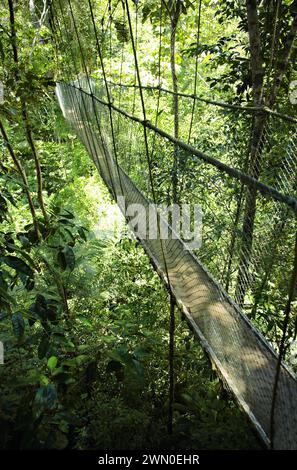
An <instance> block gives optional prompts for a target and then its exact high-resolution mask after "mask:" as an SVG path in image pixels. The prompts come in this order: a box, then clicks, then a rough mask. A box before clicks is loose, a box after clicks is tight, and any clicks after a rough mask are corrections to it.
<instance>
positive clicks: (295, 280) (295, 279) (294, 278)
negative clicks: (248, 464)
mask: <svg viewBox="0 0 297 470" xmlns="http://www.w3.org/2000/svg"><path fill="white" fill-rule="evenodd" d="M295 222H296V219H295ZM296 289H297V232H296V235H295V250H294V263H293V270H292V274H291V280H290V285H289V292H288V300H287V303H286V307H285V311H284V314H285V318H284V322H283V332H282V338H281V342H280V347H279V355H278V360H277V366H276V372H275V379H274V385H273V391H272V402H271V413H270V444H271V449H274V437H275V408H276V400H277V394H278V383H279V378H280V371H281V364H282V360H283V357H284V354H285V342H286V337H287V331H288V327H289V321H290V315H291V308H292V302H293V301H294V298H295V294H296Z"/></svg>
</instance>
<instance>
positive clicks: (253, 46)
mask: <svg viewBox="0 0 297 470" xmlns="http://www.w3.org/2000/svg"><path fill="white" fill-rule="evenodd" d="M246 6H247V20H248V31H249V41H250V53H251V72H252V82H253V94H254V105H255V106H258V107H260V106H262V105H263V104H267V105H268V106H270V107H271V108H272V107H273V105H274V104H275V101H276V98H277V94H278V91H279V89H280V86H281V83H282V80H283V78H284V75H285V72H286V70H287V66H288V63H289V59H290V56H291V52H292V48H293V43H294V40H295V38H296V33H297V12H296V11H294V13H293V21H292V25H291V28H290V30H289V32H288V35H287V38H286V41H285V44H284V47H283V49H282V51H281V52H280V54H279V57H278V60H277V63H276V67H275V73H274V78H273V84H272V88H271V91H270V93H269V96H266V98H263V96H264V93H263V79H264V69H263V60H262V55H261V42H260V32H259V21H258V13H257V1H256V0H246ZM264 100H265V103H264ZM267 121H268V115H267V114H264V113H261V112H259V113H257V114H256V115H255V116H254V122H253V135H252V143H251V153H250V168H249V174H250V175H251V176H253V177H254V178H255V179H259V176H260V172H261V160H262V144H261V142H262V137H263V135H264V129H265V125H266V123H267ZM256 197H257V191H256V190H255V189H253V188H248V189H247V195H246V202H245V210H244V219H243V229H242V231H243V244H242V253H241V258H240V262H239V270H238V277H237V286H236V300H237V302H238V303H239V305H242V303H243V301H244V297H245V292H246V289H247V287H248V284H249V265H250V261H251V256H252V246H253V234H254V224H255V216H256Z"/></svg>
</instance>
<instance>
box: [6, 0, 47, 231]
mask: <svg viewBox="0 0 297 470" xmlns="http://www.w3.org/2000/svg"><path fill="white" fill-rule="evenodd" d="M8 5H9V19H10V39H11V46H12V50H13V60H14V65H15V79H16V82H18V81H19V79H20V76H19V70H18V66H19V59H18V48H17V37H16V30H15V17H14V6H13V0H8ZM21 107H22V119H23V122H24V126H25V133H26V139H27V142H28V144H29V147H30V149H31V152H32V155H33V159H34V164H35V171H36V177H37V197H38V202H39V206H40V208H41V212H42V215H43V217H44V221H45V224H46V226H47V225H48V223H49V219H48V215H47V213H46V210H45V205H44V200H43V179H42V172H41V165H40V160H39V156H38V152H37V149H36V145H35V142H34V138H33V134H32V129H31V125H30V122H29V117H28V111H27V105H26V101H25V100H24V98H22V97H21Z"/></svg>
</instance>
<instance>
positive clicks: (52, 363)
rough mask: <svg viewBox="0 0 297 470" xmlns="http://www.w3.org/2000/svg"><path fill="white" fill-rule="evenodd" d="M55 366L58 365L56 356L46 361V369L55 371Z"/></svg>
mask: <svg viewBox="0 0 297 470" xmlns="http://www.w3.org/2000/svg"><path fill="white" fill-rule="evenodd" d="M57 364H58V358H57V357H56V356H51V357H50V358H49V360H48V361H47V367H48V368H49V369H50V370H53V369H55V368H56V366H57Z"/></svg>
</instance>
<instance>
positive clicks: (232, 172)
mask: <svg viewBox="0 0 297 470" xmlns="http://www.w3.org/2000/svg"><path fill="white" fill-rule="evenodd" d="M68 85H69V86H73V87H74V88H77V87H76V86H75V85H73V84H71V83H70V84H68ZM82 92H83V93H85V94H90V93H88V92H87V91H85V90H82ZM94 99H95V100H96V101H98V103H100V104H102V105H104V106H107V107H110V108H112V109H113V110H114V111H116V112H118V113H120V114H122V115H123V116H125V117H126V118H127V119H131V120H132V121H134V122H137V123H139V124H141V125H142V126H143V127H144V128H148V129H150V130H152V131H154V132H156V133H157V134H159V135H160V136H162V137H164V138H165V139H166V140H168V141H169V142H172V143H176V144H177V145H179V147H180V148H182V149H184V150H185V151H186V152H188V153H190V154H192V155H193V156H195V157H198V158H199V159H200V160H202V161H204V162H205V163H207V164H209V165H211V166H214V167H216V168H218V169H219V170H220V171H222V172H223V173H226V174H228V175H229V176H231V177H232V178H234V179H236V180H238V181H241V182H242V183H244V184H245V185H246V186H249V187H252V188H255V189H256V190H257V191H259V192H260V193H261V194H263V195H266V196H269V197H270V198H272V199H274V200H276V201H280V202H282V203H284V204H286V205H288V206H289V207H290V208H291V209H292V210H293V211H294V212H295V213H297V200H296V198H294V197H291V196H289V195H287V194H283V193H280V192H279V191H277V190H276V189H275V188H273V187H272V186H269V185H267V184H265V183H261V182H260V181H258V180H256V179H255V178H253V177H252V176H249V175H247V174H246V173H244V172H242V171H241V170H238V169H237V168H233V167H231V166H229V165H227V164H225V163H223V162H221V161H220V160H217V159H216V158H215V157H212V156H210V155H207V154H206V153H204V152H201V151H200V150H198V149H196V148H195V147H193V146H192V145H189V144H187V143H185V142H183V141H182V140H180V139H175V138H174V137H173V136H172V135H170V134H168V133H167V132H166V131H164V130H163V129H160V128H158V127H156V126H155V125H154V124H152V123H151V122H150V121H147V120H145V119H141V118H139V117H137V116H132V115H131V114H129V113H128V112H127V111H124V110H123V109H119V108H118V107H117V106H115V105H114V104H112V103H107V102H106V101H104V100H102V99H101V98H99V97H98V96H94Z"/></svg>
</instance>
